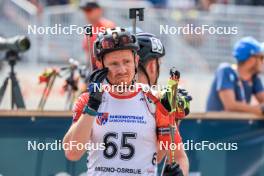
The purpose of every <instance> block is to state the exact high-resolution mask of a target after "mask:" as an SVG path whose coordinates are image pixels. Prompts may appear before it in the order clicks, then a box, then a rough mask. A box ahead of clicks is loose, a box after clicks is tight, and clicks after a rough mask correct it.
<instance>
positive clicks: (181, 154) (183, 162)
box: [175, 147, 189, 176]
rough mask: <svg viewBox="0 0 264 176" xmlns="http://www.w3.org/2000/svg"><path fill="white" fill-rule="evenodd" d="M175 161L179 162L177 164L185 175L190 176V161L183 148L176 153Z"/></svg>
mask: <svg viewBox="0 0 264 176" xmlns="http://www.w3.org/2000/svg"><path fill="white" fill-rule="evenodd" d="M175 161H177V163H178V164H179V165H180V168H181V170H182V172H183V175H184V176H188V175H189V160H188V157H187V155H186V153H185V151H184V149H183V147H180V148H179V149H178V150H177V151H176V152H175Z"/></svg>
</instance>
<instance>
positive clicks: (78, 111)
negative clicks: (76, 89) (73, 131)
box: [72, 92, 89, 122]
mask: <svg viewBox="0 0 264 176" xmlns="http://www.w3.org/2000/svg"><path fill="white" fill-rule="evenodd" d="M88 100H89V94H88V93H87V92H85V93H83V94H81V95H80V96H79V97H78V99H77V100H76V101H75V102H74V106H73V109H72V116H73V122H77V120H78V119H79V118H80V116H81V115H82V112H83V108H84V107H85V105H86V104H87V103H88Z"/></svg>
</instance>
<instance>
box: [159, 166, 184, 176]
mask: <svg viewBox="0 0 264 176" xmlns="http://www.w3.org/2000/svg"><path fill="white" fill-rule="evenodd" d="M163 176H184V175H183V172H182V170H181V168H180V165H179V164H176V163H173V164H167V165H166V167H165V170H164V173H163Z"/></svg>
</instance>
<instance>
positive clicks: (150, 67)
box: [146, 59, 156, 75]
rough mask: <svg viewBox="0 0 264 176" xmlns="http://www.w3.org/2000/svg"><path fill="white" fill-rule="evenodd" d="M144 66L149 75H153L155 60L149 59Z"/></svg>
mask: <svg viewBox="0 0 264 176" xmlns="http://www.w3.org/2000/svg"><path fill="white" fill-rule="evenodd" d="M146 68H147V72H148V73H149V75H153V74H154V73H155V72H156V62H155V60H154V59H151V60H149V61H148V63H147V66H146Z"/></svg>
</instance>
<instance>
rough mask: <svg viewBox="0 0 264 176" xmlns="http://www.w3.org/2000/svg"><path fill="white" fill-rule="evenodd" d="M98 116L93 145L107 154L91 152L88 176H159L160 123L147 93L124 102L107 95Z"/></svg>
mask: <svg viewBox="0 0 264 176" xmlns="http://www.w3.org/2000/svg"><path fill="white" fill-rule="evenodd" d="M98 112H99V115H98V116H97V119H96V120H95V122H94V124H93V127H92V137H91V142H93V143H105V146H106V150H104V151H102V150H92V151H89V153H88V159H87V160H88V163H87V167H88V171H87V175H89V176H90V175H92V176H109V175H113V176H119V175H122V176H128V175H129V176H130V175H131V176H133V175H144V176H148V175H151V176H154V175H156V159H155V158H156V153H157V137H156V123H155V118H154V117H153V115H152V114H151V113H150V112H149V110H148V107H147V104H146V100H145V97H144V94H143V92H142V91H140V92H137V93H134V94H133V95H132V96H130V97H122V98H120V97H117V96H114V95H112V94H110V93H108V92H104V93H103V99H102V104H101V105H100V107H99V110H98Z"/></svg>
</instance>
